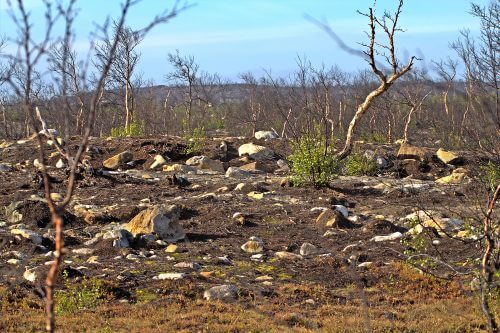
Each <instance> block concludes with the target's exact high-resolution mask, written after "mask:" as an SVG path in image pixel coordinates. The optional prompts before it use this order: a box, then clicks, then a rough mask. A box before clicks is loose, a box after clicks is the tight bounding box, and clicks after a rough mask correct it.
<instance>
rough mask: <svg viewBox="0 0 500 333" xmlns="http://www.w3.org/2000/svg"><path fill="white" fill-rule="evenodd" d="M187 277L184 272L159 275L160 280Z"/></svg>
mask: <svg viewBox="0 0 500 333" xmlns="http://www.w3.org/2000/svg"><path fill="white" fill-rule="evenodd" d="M185 277H187V274H184V273H161V274H160V275H158V280H181V279H184V278H185Z"/></svg>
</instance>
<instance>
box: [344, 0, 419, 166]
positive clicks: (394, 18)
mask: <svg viewBox="0 0 500 333" xmlns="http://www.w3.org/2000/svg"><path fill="white" fill-rule="evenodd" d="M403 2H404V1H403V0H400V1H399V4H398V7H397V9H396V12H395V13H394V14H393V15H390V14H389V13H387V12H386V13H384V15H383V16H382V18H377V17H376V16H375V10H374V8H370V9H369V12H368V13H367V14H363V13H360V14H362V15H364V16H366V17H368V19H369V20H370V33H369V34H368V35H369V36H370V43H369V44H364V46H365V47H366V48H367V50H366V51H364V53H365V54H366V55H367V56H368V60H367V61H368V64H369V65H370V68H371V70H372V71H373V73H375V75H376V76H377V77H378V79H379V83H380V84H379V86H378V87H377V88H376V89H375V90H373V91H372V92H370V93H369V94H368V95H367V96H366V98H365V100H364V101H363V103H361V104H360V105H358V107H357V110H356V113H355V114H354V117H353V118H352V120H351V122H350V123H349V127H348V129H347V135H346V141H345V144H344V148H343V149H342V150H341V151H340V152H339V153H338V154H337V158H338V159H339V160H342V159H344V158H346V157H347V156H348V155H349V154H350V153H351V150H352V144H353V142H352V140H353V135H354V130H355V128H356V125H357V124H358V122H359V120H360V119H361V118H362V116H363V114H364V113H365V112H366V111H367V110H368V109H369V108H370V106H371V104H372V103H373V101H374V100H375V99H376V98H377V97H379V96H380V95H382V94H383V93H385V92H386V91H387V90H388V89H389V88H390V87H391V86H392V85H393V84H394V82H396V80H397V79H399V78H400V77H401V76H403V75H404V74H406V73H407V72H408V71H410V70H411V68H412V66H413V63H414V60H415V57H414V56H412V57H411V58H410V60H409V61H408V62H407V64H406V65H404V66H403V67H401V66H400V64H399V62H398V60H397V58H396V48H395V43H394V37H395V34H396V33H397V32H399V31H402V30H401V28H399V25H398V20H399V17H400V15H401V10H402V7H403ZM377 27H379V28H381V29H382V30H383V32H384V33H385V35H386V38H387V40H388V44H383V43H381V42H378V41H377V38H376V31H377ZM377 54H380V55H381V56H382V57H383V58H384V59H385V61H386V62H387V64H388V65H389V66H390V67H391V69H390V71H389V73H384V70H383V69H381V68H380V66H378V65H377V62H376V60H375V57H376V55H377Z"/></svg>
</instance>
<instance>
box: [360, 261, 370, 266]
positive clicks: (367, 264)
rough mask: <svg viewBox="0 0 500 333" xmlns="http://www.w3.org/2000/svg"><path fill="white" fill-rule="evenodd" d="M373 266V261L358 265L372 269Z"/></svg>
mask: <svg viewBox="0 0 500 333" xmlns="http://www.w3.org/2000/svg"><path fill="white" fill-rule="evenodd" d="M372 264H373V262H371V261H365V262H362V263H361V264H359V265H358V267H370V266H371V265H372Z"/></svg>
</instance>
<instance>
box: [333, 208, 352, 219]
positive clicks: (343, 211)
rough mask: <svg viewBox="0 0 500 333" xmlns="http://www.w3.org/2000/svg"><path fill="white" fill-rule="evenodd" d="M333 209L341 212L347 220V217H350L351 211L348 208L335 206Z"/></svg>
mask: <svg viewBox="0 0 500 333" xmlns="http://www.w3.org/2000/svg"><path fill="white" fill-rule="evenodd" d="M333 208H334V209H335V210H336V211H339V212H341V213H342V215H344V217H345V218H347V216H349V210H347V207H346V206H343V205H333Z"/></svg>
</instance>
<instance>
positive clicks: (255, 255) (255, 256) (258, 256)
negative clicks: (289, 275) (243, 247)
mask: <svg viewBox="0 0 500 333" xmlns="http://www.w3.org/2000/svg"><path fill="white" fill-rule="evenodd" d="M250 259H252V260H262V259H264V253H257V254H254V255H252V256H251V257H250Z"/></svg>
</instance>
